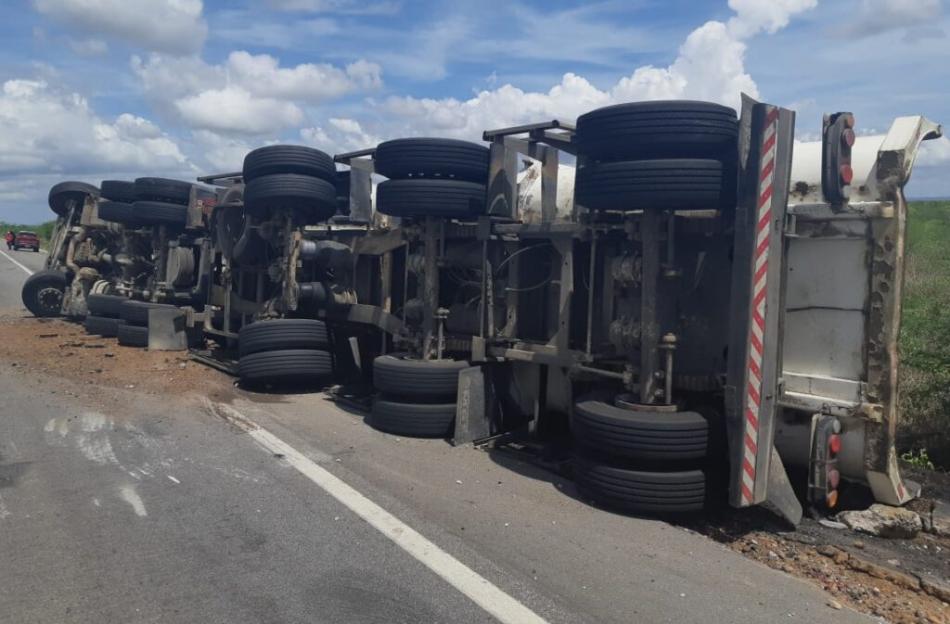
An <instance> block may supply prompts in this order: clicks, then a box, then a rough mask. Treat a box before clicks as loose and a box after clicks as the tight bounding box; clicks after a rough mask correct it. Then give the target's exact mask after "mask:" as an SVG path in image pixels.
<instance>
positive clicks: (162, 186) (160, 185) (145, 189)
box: [135, 178, 194, 206]
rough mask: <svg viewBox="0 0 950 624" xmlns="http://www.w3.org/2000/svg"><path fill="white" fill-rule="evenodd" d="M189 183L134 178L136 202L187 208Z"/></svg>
mask: <svg viewBox="0 0 950 624" xmlns="http://www.w3.org/2000/svg"><path fill="white" fill-rule="evenodd" d="M192 186H194V185H193V184H192V183H191V182H183V181H182V180H169V179H168V178H136V180H135V199H136V201H147V202H162V203H166V204H180V205H182V206H187V205H188V202H189V201H190V200H191V187H192Z"/></svg>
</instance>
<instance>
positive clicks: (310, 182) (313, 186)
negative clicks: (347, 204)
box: [244, 173, 336, 222]
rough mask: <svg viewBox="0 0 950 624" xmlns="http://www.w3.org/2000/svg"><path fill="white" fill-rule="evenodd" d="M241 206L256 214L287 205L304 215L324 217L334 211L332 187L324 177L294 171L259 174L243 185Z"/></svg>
mask: <svg viewBox="0 0 950 624" xmlns="http://www.w3.org/2000/svg"><path fill="white" fill-rule="evenodd" d="M244 208H245V209H246V210H247V211H248V213H250V214H252V215H255V216H259V217H266V216H267V214H268V213H269V212H270V211H271V210H275V209H278V208H287V209H290V210H293V211H295V212H297V213H298V214H300V216H302V217H303V218H305V219H311V220H314V221H316V222H321V221H326V220H327V219H329V218H330V217H332V216H333V213H335V212H336V189H335V188H333V184H331V183H330V182H327V181H326V180H322V179H320V178H315V177H312V176H305V175H300V174H297V173H278V174H273V175H267V176H262V177H259V178H254V179H253V180H251V181H250V182H248V183H247V185H246V186H245V187H244Z"/></svg>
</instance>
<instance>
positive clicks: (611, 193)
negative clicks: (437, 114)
mask: <svg viewBox="0 0 950 624" xmlns="http://www.w3.org/2000/svg"><path fill="white" fill-rule="evenodd" d="M381 187H382V185H380V188H381ZM722 189H723V170H722V163H721V162H719V161H718V160H697V159H670V160H632V161H622V162H612V163H600V164H594V165H587V166H586V167H581V168H580V169H579V170H578V171H577V187H576V198H577V203H578V204H580V205H581V206H584V207H585V208H588V209H590V210H673V209H689V208H694V209H710V208H711V209H718V208H720V207H721V206H722V205H723V199H724V195H725V194H724V193H723V192H722Z"/></svg>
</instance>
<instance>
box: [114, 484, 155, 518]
mask: <svg viewBox="0 0 950 624" xmlns="http://www.w3.org/2000/svg"><path fill="white" fill-rule="evenodd" d="M119 496H120V497H121V498H122V500H124V501H125V502H127V503H128V504H129V505H131V506H132V510H133V511H134V512H135V515H136V516H139V517H140V518H144V517H145V516H147V515H148V512H147V511H145V503H144V502H142V497H141V496H139V493H138V492H136V491H135V486H134V485H131V484H126V485H123V486H122V487H121V488H119Z"/></svg>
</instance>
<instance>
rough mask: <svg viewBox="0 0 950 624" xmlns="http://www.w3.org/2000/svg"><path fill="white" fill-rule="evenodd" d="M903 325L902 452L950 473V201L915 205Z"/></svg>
mask: <svg viewBox="0 0 950 624" xmlns="http://www.w3.org/2000/svg"><path fill="white" fill-rule="evenodd" d="M907 222H908V234H907V248H908V249H907V250H908V254H907V265H906V285H905V292H904V313H903V320H902V325H901V340H900V351H901V359H902V366H901V387H900V392H901V412H902V418H903V422H902V423H901V424H900V428H899V444H900V447H901V448H900V451H901V452H908V451H909V452H918V451H920V450H921V449H923V450H924V451H926V453H927V455H928V456H929V457H930V458H931V459H932V460H933V462H934V463H935V464H937V465H938V466H941V467H943V468H945V469H946V468H950V201H927V202H912V203H911V204H910V213H909V216H908V220H907Z"/></svg>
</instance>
